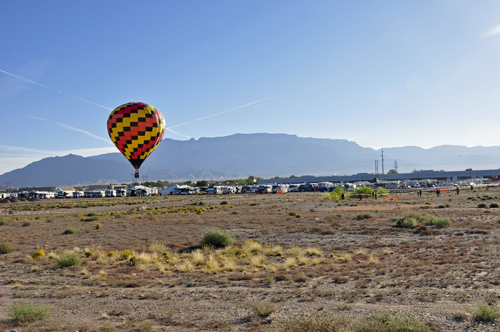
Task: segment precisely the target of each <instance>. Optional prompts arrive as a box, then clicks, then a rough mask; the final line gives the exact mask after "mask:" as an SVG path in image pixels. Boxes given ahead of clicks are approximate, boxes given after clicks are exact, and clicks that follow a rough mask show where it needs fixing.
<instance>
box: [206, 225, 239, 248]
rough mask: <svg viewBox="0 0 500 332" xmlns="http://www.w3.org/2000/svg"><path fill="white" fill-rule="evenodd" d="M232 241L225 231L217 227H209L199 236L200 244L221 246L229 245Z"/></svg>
mask: <svg viewBox="0 0 500 332" xmlns="http://www.w3.org/2000/svg"><path fill="white" fill-rule="evenodd" d="M233 243H234V239H233V237H232V236H231V234H229V233H228V232H227V231H223V230H221V229H218V228H211V229H209V230H208V231H206V232H205V233H203V236H202V237H201V240H200V244H201V245H202V246H213V247H215V248H222V247H227V246H230V245H232V244H233Z"/></svg>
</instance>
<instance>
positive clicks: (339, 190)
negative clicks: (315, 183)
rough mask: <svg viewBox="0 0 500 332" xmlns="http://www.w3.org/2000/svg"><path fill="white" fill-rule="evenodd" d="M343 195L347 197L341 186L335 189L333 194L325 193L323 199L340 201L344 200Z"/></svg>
mask: <svg viewBox="0 0 500 332" xmlns="http://www.w3.org/2000/svg"><path fill="white" fill-rule="evenodd" d="M342 194H344V195H345V189H344V187H341V186H339V187H337V188H335V189H333V191H332V192H330V193H325V194H324V195H323V198H322V199H323V200H339V199H341V198H342Z"/></svg>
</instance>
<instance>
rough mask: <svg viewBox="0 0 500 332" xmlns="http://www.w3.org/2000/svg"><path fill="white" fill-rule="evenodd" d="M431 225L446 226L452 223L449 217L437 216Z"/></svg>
mask: <svg viewBox="0 0 500 332" xmlns="http://www.w3.org/2000/svg"><path fill="white" fill-rule="evenodd" d="M430 224H431V225H434V226H439V227H445V226H450V225H451V220H450V219H449V218H438V217H435V218H433V219H432V220H431V223H430Z"/></svg>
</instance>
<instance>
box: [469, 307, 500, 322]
mask: <svg viewBox="0 0 500 332" xmlns="http://www.w3.org/2000/svg"><path fill="white" fill-rule="evenodd" d="M472 317H473V318H474V319H475V320H479V321H484V322H493V321H495V320H497V319H499V318H500V310H499V309H498V308H497V307H494V306H490V305H488V304H487V303H478V304H477V306H476V311H475V312H474V314H473V315H472Z"/></svg>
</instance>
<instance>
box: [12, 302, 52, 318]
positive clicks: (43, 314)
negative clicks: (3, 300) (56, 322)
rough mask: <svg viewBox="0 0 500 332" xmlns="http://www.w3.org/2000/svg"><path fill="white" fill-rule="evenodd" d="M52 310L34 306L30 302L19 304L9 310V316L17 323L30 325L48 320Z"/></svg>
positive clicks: (46, 307)
mask: <svg viewBox="0 0 500 332" xmlns="http://www.w3.org/2000/svg"><path fill="white" fill-rule="evenodd" d="M51 314H52V309H51V308H50V307H48V306H40V305H34V304H33V303H31V302H20V303H19V304H15V305H13V306H12V307H11V308H10V312H9V316H10V318H11V319H12V320H13V321H14V322H17V323H31V322H34V321H37V320H44V319H46V318H49V317H50V316H51Z"/></svg>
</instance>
